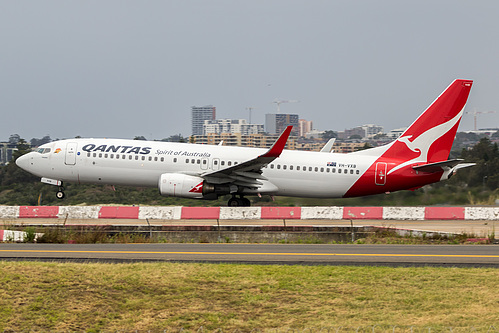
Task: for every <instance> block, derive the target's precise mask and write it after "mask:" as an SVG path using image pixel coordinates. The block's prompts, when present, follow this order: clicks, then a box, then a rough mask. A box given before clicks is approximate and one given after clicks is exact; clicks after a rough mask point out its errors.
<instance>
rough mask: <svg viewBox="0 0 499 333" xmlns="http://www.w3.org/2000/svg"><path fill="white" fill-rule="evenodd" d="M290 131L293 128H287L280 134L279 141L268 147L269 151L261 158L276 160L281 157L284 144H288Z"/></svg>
mask: <svg viewBox="0 0 499 333" xmlns="http://www.w3.org/2000/svg"><path fill="white" fill-rule="evenodd" d="M291 129H293V126H288V127H286V129H285V130H284V132H282V134H281V136H279V139H277V141H276V142H274V144H273V145H272V147H270V149H269V150H268V151H267V152H266V153H265V154H263V155H261V157H274V158H277V157H279V156H280V155H281V153H282V151H283V149H284V147H285V146H286V142H288V138H289V134H290V133H291Z"/></svg>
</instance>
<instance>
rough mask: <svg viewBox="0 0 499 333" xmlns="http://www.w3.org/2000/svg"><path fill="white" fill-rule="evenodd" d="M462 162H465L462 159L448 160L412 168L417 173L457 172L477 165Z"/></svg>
mask: <svg viewBox="0 0 499 333" xmlns="http://www.w3.org/2000/svg"><path fill="white" fill-rule="evenodd" d="M462 161H463V160H462V159H454V160H448V161H442V162H436V163H430V164H424V165H417V166H413V167H412V168H413V169H414V170H416V171H421V172H428V173H433V172H440V171H446V170H453V171H455V170H457V169H461V168H466V167H469V166H473V165H475V163H461V162H462Z"/></svg>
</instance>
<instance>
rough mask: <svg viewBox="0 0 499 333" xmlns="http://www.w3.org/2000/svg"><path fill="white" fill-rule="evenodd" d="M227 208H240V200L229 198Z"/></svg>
mask: <svg viewBox="0 0 499 333" xmlns="http://www.w3.org/2000/svg"><path fill="white" fill-rule="evenodd" d="M227 206H229V207H239V206H241V202H240V199H238V198H230V199H229V202H228V203H227Z"/></svg>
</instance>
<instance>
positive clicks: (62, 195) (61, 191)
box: [55, 186, 66, 200]
mask: <svg viewBox="0 0 499 333" xmlns="http://www.w3.org/2000/svg"><path fill="white" fill-rule="evenodd" d="M55 196H56V198H57V199H59V200H62V199H64V198H65V197H66V194H65V193H64V187H62V186H61V187H59V191H57V193H56V194H55Z"/></svg>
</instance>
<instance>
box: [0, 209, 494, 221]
mask: <svg viewBox="0 0 499 333" xmlns="http://www.w3.org/2000/svg"><path fill="white" fill-rule="evenodd" d="M17 218H23V219H29V218H44V219H132V220H136V219H140V220H144V219H159V220H216V219H220V220H260V219H262V220H265V219H267V220H282V219H294V220H300V219H301V220H350V219H352V220H359V219H360V220H421V221H423V220H493V221H494V220H499V207H135V206H134V207H129V206H85V207H83V206H0V219H17Z"/></svg>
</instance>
